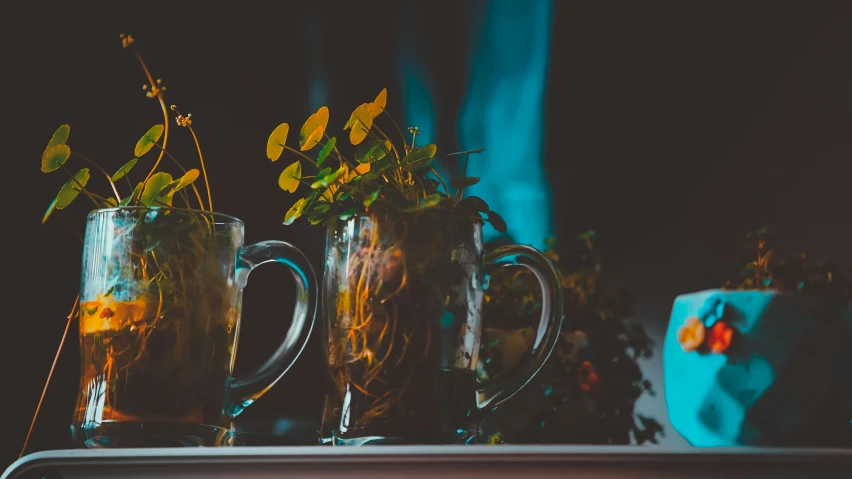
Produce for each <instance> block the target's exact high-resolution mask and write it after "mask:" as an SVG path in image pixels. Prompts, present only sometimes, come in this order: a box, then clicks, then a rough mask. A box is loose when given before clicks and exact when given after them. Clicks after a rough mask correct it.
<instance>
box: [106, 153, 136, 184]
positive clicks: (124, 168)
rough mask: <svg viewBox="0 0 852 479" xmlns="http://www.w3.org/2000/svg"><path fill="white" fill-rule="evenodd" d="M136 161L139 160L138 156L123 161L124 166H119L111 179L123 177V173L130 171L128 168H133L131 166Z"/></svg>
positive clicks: (115, 179) (116, 179)
mask: <svg viewBox="0 0 852 479" xmlns="http://www.w3.org/2000/svg"><path fill="white" fill-rule="evenodd" d="M137 161H139V158H133V159H132V160H130V161H128V162H127V163H125V164H124V166H122V167H121V168H119V169H118V170H117V171H116V172H115V174H114V175H112V181H118V180H120V179H122V178H124V175H126V174H127V173H128V172H130V170H132V169H133V167H134V166H135V165H136V162H137Z"/></svg>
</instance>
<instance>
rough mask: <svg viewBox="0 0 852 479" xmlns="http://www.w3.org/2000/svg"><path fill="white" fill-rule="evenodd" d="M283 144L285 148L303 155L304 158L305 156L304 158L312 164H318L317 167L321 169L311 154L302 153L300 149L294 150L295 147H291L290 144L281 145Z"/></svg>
mask: <svg viewBox="0 0 852 479" xmlns="http://www.w3.org/2000/svg"><path fill="white" fill-rule="evenodd" d="M279 145H281V143H279ZM281 146H283V147H284V149H285V150H289V151H292V152H293V153H295V154H297V155H299V156H301V157H302V158H304V159H306V160H308V161H309V162H310V163H311V164H312V165H314V166H316V167H317V169H319V165H317V162H316V161H314V160H313V159H311V157H310V156H308V155H306V154H304V153H302V152H301V151H299V150H294V149H293V148H290V147H289V146H287V145H281Z"/></svg>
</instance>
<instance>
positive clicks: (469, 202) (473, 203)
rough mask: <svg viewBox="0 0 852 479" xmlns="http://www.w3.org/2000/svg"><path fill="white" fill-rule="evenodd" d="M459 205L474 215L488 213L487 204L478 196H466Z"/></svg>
mask: <svg viewBox="0 0 852 479" xmlns="http://www.w3.org/2000/svg"><path fill="white" fill-rule="evenodd" d="M460 204H461V205H462V206H463V207H465V208H467V209H469V210H471V211H473V212H474V213H488V203H486V202H485V200H483V199H482V198H480V197H478V196H468V197H467V198H465V199H463V200H461V202H460Z"/></svg>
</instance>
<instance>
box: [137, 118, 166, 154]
mask: <svg viewBox="0 0 852 479" xmlns="http://www.w3.org/2000/svg"><path fill="white" fill-rule="evenodd" d="M164 129H165V127H164V126H163V125H154V126H152V127H151V129H150V130H148V132H147V133H145V135H143V136H142V138H140V139H139V141H137V142H136V148H135V149H134V150H133V154H134V156H136V157H137V158H138V157H140V156H142V155H144V154H145V153H148V152H149V151H151V148H153V147H154V144H155V143H157V142H158V141H160V137H161V136H163V130H164Z"/></svg>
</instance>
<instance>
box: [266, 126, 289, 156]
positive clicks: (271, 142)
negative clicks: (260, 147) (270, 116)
mask: <svg viewBox="0 0 852 479" xmlns="http://www.w3.org/2000/svg"><path fill="white" fill-rule="evenodd" d="M289 133H290V125H288V124H287V123H282V124H280V125H278V126H276V127H275V129H274V130H272V134H271V135H269V139H268V140H266V157H267V158H269V159H270V160H272V161H278V158H281V153H283V152H284V145H286V144H287V134H289Z"/></svg>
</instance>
